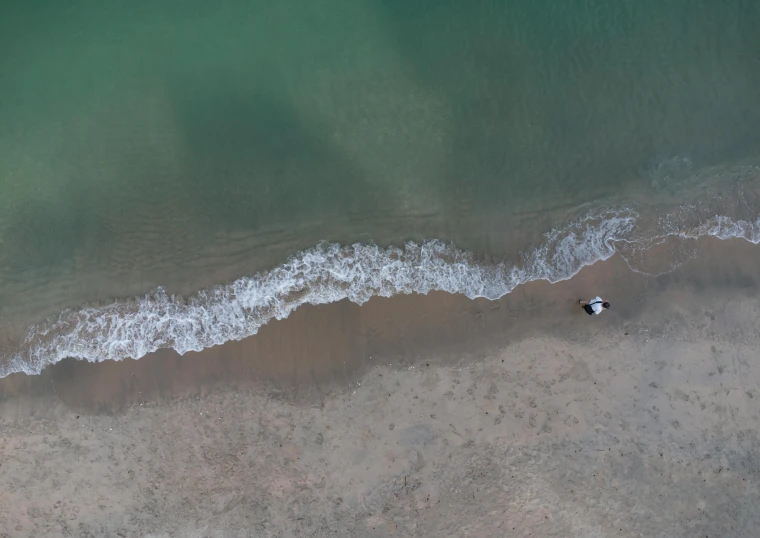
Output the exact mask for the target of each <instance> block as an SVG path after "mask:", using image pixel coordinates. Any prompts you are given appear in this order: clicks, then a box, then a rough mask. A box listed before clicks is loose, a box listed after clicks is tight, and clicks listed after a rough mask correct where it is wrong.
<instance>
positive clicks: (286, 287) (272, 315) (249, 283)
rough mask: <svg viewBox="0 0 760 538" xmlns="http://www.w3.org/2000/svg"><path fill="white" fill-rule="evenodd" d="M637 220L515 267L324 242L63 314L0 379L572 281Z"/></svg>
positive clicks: (746, 229)
mask: <svg viewBox="0 0 760 538" xmlns="http://www.w3.org/2000/svg"><path fill="white" fill-rule="evenodd" d="M637 219H638V216H637V215H636V213H635V212H633V211H631V210H620V211H609V212H606V213H601V214H590V215H588V216H586V217H585V218H583V219H580V220H579V221H577V222H575V223H573V224H571V225H568V226H566V227H563V228H558V229H555V230H553V231H551V232H549V233H547V234H546V235H545V241H544V242H543V243H542V244H541V245H540V246H539V247H537V248H535V249H533V250H532V251H530V252H528V253H526V254H525V255H524V256H523V257H522V261H521V263H519V264H516V265H507V264H505V263H496V264H485V263H480V262H478V261H477V260H476V258H475V257H474V256H473V255H472V254H471V253H469V252H466V251H462V250H459V249H456V248H455V247H454V246H452V245H450V244H448V243H445V242H442V241H437V240H433V241H427V242H424V243H421V244H418V243H413V242H409V243H407V244H406V245H405V246H404V248H403V249H402V248H396V247H390V248H381V247H378V246H376V245H364V244H354V245H352V246H340V245H338V244H321V245H318V246H316V247H314V248H312V249H309V250H306V251H303V252H301V253H299V254H298V255H296V256H294V257H292V258H291V259H290V260H288V261H287V262H286V263H284V264H282V265H280V266H278V267H276V268H274V269H272V270H270V271H266V272H262V273H259V274H257V275H254V276H252V277H246V278H241V279H239V280H236V281H234V282H232V283H230V284H227V285H222V286H215V287H212V288H209V289H206V290H202V291H200V292H198V293H196V294H194V295H192V296H190V297H188V298H184V297H181V296H176V295H174V296H170V295H167V294H166V292H165V291H164V290H163V289H161V288H159V289H157V290H155V291H153V292H152V293H149V294H148V295H145V296H143V297H137V298H134V299H130V300H126V301H120V302H114V303H111V304H108V305H105V306H97V307H86V308H82V309H79V310H66V311H64V312H62V313H61V314H60V315H59V316H58V317H57V318H55V319H51V320H49V321H48V322H46V323H43V324H40V325H36V326H33V327H31V328H30V329H29V330H28V331H27V334H26V337H25V339H24V341H23V342H22V344H21V346H20V347H19V349H18V351H17V352H15V353H14V355H12V356H11V357H5V360H2V366H0V377H5V376H7V375H9V374H11V373H14V372H25V373H27V374H39V373H40V372H41V371H42V369H43V368H45V367H46V366H48V365H51V364H55V363H57V362H59V361H61V360H63V359H65V358H68V357H71V358H77V359H84V360H88V361H91V362H98V361H103V360H122V359H126V358H133V359H139V358H140V357H143V356H144V355H146V354H148V353H151V352H154V351H156V350H158V349H162V348H172V349H174V350H175V351H177V352H178V353H180V354H184V353H186V352H188V351H200V350H202V349H205V348H207V347H211V346H215V345H220V344H223V343H225V342H228V341H230V340H241V339H243V338H246V337H248V336H251V335H253V334H256V332H258V330H259V328H260V327H261V326H263V325H265V324H266V323H268V322H269V321H271V320H272V319H283V318H286V317H288V316H289V315H290V314H291V313H292V312H293V311H294V310H295V309H296V308H298V307H299V306H301V305H304V304H311V305H320V304H326V303H332V302H336V301H340V300H342V299H348V300H350V301H352V302H354V303H357V304H363V303H364V302H366V301H367V300H369V299H370V298H371V297H373V296H381V297H391V296H393V295H398V294H411V293H420V294H427V293H428V292H430V291H445V292H449V293H456V294H462V295H465V296H467V297H469V298H472V299H474V298H478V297H485V298H487V299H492V300H495V299H498V298H500V297H503V296H504V295H506V294H508V293H510V292H511V291H512V290H513V289H515V287H517V286H519V285H520V284H524V283H527V282H530V281H534V280H546V281H549V282H551V283H554V282H559V281H562V280H566V279H569V278H571V277H573V276H574V275H576V274H577V273H578V272H579V271H580V270H581V269H582V268H583V267H585V266H588V265H591V264H593V263H595V262H597V261H601V260H606V259H608V258H610V257H611V256H612V255H613V254H615V252H616V251H617V250H616V245H618V246H619V245H623V246H625V245H631V244H634V243H635V244H637V247H640V246H641V244H640V240H637V239H636V238H635V237H636V235H637V233H636V232H637V230H636V227H637ZM666 235H668V236H671V235H676V236H680V237H683V238H685V239H694V238H696V237H698V236H702V235H713V236H716V237H718V238H721V239H726V238H729V237H742V238H744V239H747V240H749V241H752V242H753V243H757V242H759V241H760V219H759V220H758V221H757V222H754V223H752V222H748V221H731V220H730V219H725V218H723V217H716V218H714V219H712V220H710V221H705V222H704V223H703V224H702V225H701V226H699V227H697V228H693V229H690V230H683V229H676V228H672V229H670V230H668V231H667V234H666ZM650 237H652V236H650Z"/></svg>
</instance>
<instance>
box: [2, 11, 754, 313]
mask: <svg viewBox="0 0 760 538" xmlns="http://www.w3.org/2000/svg"><path fill="white" fill-rule="evenodd" d="M758 28H760V4H758V3H757V2H754V1H738V0H737V1H727V2H716V1H685V0H684V1H669V2H654V1H641V0H626V1H618V2H609V1H605V0H593V1H592V0H586V1H569V2H553V1H549V0H544V1H526V0H520V1H513V2H504V1H495V0H494V1H486V0H475V1H471V2H461V1H441V0H439V1H414V0H393V1H380V0H376V1H372V0H316V1H312V2H295V1H293V0H281V1H277V2H269V1H263V0H259V1H242V0H231V1H228V2H223V3H214V2H207V1H196V0H186V1H182V2H179V1H155V0H152V1H150V2H148V1H132V2H102V1H100V2H95V1H73V2H60V1H50V2H41V1H30V2H15V3H11V2H5V3H3V5H2V6H1V7H0V319H2V321H3V322H4V323H10V324H13V323H16V322H17V323H20V324H21V325H24V324H25V323H27V322H31V321H36V320H39V319H41V318H43V317H45V316H48V315H50V314H53V313H55V312H57V311H58V310H60V309H62V308H64V307H75V306H77V305H79V304H82V303H84V302H87V301H102V300H107V299H110V298H113V297H128V296H132V295H136V294H140V293H144V292H146V291H148V290H150V289H152V288H154V287H156V286H158V285H164V286H167V287H168V288H169V289H170V290H179V291H189V290H193V289H197V288H200V287H204V286H207V285H209V284H211V283H216V282H224V281H228V280H231V279H233V278H236V277H239V276H243V275H246V274H252V273H253V272H255V271H257V270H260V269H262V268H267V267H270V266H272V265H274V264H277V263H279V262H281V261H282V260H283V259H285V257H286V256H288V255H290V254H293V253H295V252H297V251H299V250H302V249H304V248H308V247H310V246H312V245H314V244H315V243H316V242H318V241H320V240H329V241H337V242H341V243H346V242H350V241H363V242H369V241H375V242H379V243H380V244H400V243H402V242H403V241H405V240H408V239H414V240H419V239H424V238H440V239H444V240H453V241H455V242H456V243H457V244H458V245H460V246H461V247H463V248H468V249H472V250H474V251H476V252H480V253H488V254H492V255H497V256H510V255H512V254H513V253H514V252H517V251H519V250H521V249H523V248H524V247H526V246H528V245H530V244H532V243H533V242H534V241H535V240H536V239H537V238H540V236H541V234H543V233H544V232H546V231H548V230H549V229H551V228H552V227H554V226H557V225H558V224H561V223H562V222H565V221H568V220H569V219H572V218H575V217H577V216H578V215H580V214H582V213H583V212H584V211H586V210H587V209H588V208H589V207H593V206H594V204H609V203H625V202H626V201H627V200H634V199H635V200H638V201H639V202H641V201H642V200H644V201H646V200H654V199H656V198H657V197H658V196H665V195H667V194H668V190H667V189H665V190H663V189H661V188H660V187H661V183H662V182H661V181H660V182H659V183H658V177H657V171H658V170H661V168H662V163H666V164H667V163H688V164H686V165H678V166H679V167H680V168H683V167H686V168H688V170H687V173H685V177H688V175H689V173H690V171H691V170H702V169H704V168H706V167H711V166H723V165H730V164H731V163H735V162H740V161H741V162H745V161H749V162H755V161H753V159H755V158H756V156H757V155H759V154H760V31H758ZM681 172H682V171H681ZM681 172H679V173H681ZM653 177H654V180H653ZM663 177H665V178H666V179H667V178H668V177H670V176H663ZM660 179H662V178H660ZM682 187H683V186H682ZM687 190H688V189H687ZM671 194H672V193H671Z"/></svg>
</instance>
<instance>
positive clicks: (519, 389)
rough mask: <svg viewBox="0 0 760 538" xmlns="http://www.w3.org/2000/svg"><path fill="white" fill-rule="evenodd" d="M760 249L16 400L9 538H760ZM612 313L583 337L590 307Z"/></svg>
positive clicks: (523, 291)
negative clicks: (584, 302) (593, 301)
mask: <svg viewBox="0 0 760 538" xmlns="http://www.w3.org/2000/svg"><path fill="white" fill-rule="evenodd" d="M759 283H760V248H758V247H754V246H752V245H748V244H747V243H745V242H743V241H724V242H720V241H706V242H705V243H704V245H703V249H702V252H701V254H700V256H699V257H698V258H697V259H696V260H694V261H692V262H690V263H689V264H687V265H685V266H683V267H681V268H680V269H678V270H677V271H675V272H674V273H671V274H670V275H667V276H663V277H659V278H645V277H643V276H641V275H638V274H636V273H633V272H631V271H630V270H629V269H628V268H627V266H626V265H625V264H624V263H623V262H622V260H620V259H615V258H613V259H612V260H609V261H607V262H604V263H599V264H596V265H595V266H593V267H591V268H587V269H585V270H584V271H583V272H582V273H581V274H579V275H578V276H577V277H576V278H574V279H572V280H570V281H567V282H563V283H560V284H555V285H549V284H547V283H541V282H539V283H533V284H530V285H527V286H524V287H522V288H520V289H518V290H516V291H515V292H514V293H512V294H511V295H509V296H508V297H505V298H504V299H502V300H500V301H496V302H489V301H470V300H467V299H465V298H462V297H455V296H450V295H446V294H443V293H435V294H431V295H429V296H409V297H395V298H392V299H373V300H372V301H370V302H369V303H367V304H366V305H364V306H361V307H358V306H356V305H353V304H350V303H347V302H342V303H337V304H333V305H327V306H323V307H314V308H302V309H300V310H298V311H297V312H296V313H295V314H294V315H292V316H291V317H290V318H288V319H287V320H284V321H281V322H276V323H272V324H270V325H268V326H266V327H264V328H263V329H262V330H261V332H260V333H259V334H258V335H256V336H254V337H252V338H249V339H247V340H244V341H242V342H235V343H230V344H227V345H224V346H221V347H218V348H214V349H209V350H206V351H204V352H203V353H198V354H188V355H186V356H184V357H178V356H176V355H175V354H173V353H170V352H162V353H157V354H155V356H151V357H145V358H143V359H141V360H139V361H123V362H120V363H113V362H106V363H99V364H89V363H85V362H81V361H64V362H63V363H60V364H58V365H56V366H54V367H51V368H48V369H47V370H46V371H45V372H44V373H43V374H42V375H40V376H34V377H29V376H25V375H13V376H10V377H8V378H5V379H3V380H0V536H20V537H21V536H23V537H27V536H29V537H31V536H40V537H41V536H122V537H126V536H193V537H194V536H198V537H201V536H203V537H205V536H209V537H211V536H213V537H217V536H219V537H222V536H279V537H289V536H320V537H321V536H351V537H355V536H368V537H386V536H436V537H437V536H470V537H490V536H508V537H511V536H515V537H518V536H519V537H522V536H535V537H569V536H579V537H597V536H598V537H607V536H616V537H617V536H621V537H629V536H630V537H633V536H642V537H655V536H662V537H700V536H709V537H730V536H736V537H750V536H760V530H758V529H760V510H758V509H757V508H758V506H760V492H759V491H758V484H759V481H760V440H759V439H758V434H757V429H758V424H759V422H758V415H759V414H760V361H759V360H758V359H760V332H759V331H758V321H759V320H760V301H759V297H758V290H760V286H758V284H759ZM596 293H600V294H602V295H603V296H604V297H606V298H608V299H609V300H611V301H612V302H613V309H612V310H610V311H609V312H605V313H604V315H602V316H598V317H594V318H590V317H588V316H586V315H585V314H584V313H583V312H582V311H580V309H579V308H578V306H577V304H576V301H577V299H578V298H580V297H585V298H587V297H589V296H592V295H595V294H596Z"/></svg>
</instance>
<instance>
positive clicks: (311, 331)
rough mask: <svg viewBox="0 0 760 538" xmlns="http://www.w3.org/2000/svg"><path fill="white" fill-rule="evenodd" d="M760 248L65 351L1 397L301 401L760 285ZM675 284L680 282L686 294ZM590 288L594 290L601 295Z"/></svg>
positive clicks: (92, 406)
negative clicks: (130, 345)
mask: <svg viewBox="0 0 760 538" xmlns="http://www.w3.org/2000/svg"><path fill="white" fill-rule="evenodd" d="M758 283H760V249H758V248H756V247H755V245H752V244H748V243H746V242H745V241H743V240H739V239H732V240H727V241H726V240H716V239H712V238H710V239H708V240H702V244H701V245H700V252H699V254H698V258H697V259H696V260H693V261H690V262H687V263H686V264H685V265H684V266H682V267H679V268H678V269H676V270H675V271H674V272H672V273H668V274H665V275H661V276H659V277H648V276H645V275H642V274H640V273H636V272H634V271H632V270H631V269H630V268H629V267H628V266H627V265H626V263H625V262H624V261H623V260H622V259H621V258H620V256H619V255H615V256H613V257H612V258H611V259H609V260H605V261H601V262H597V263H595V264H593V265H591V266H587V267H584V268H583V269H582V270H581V271H580V272H579V273H578V274H577V275H576V276H574V277H573V278H571V279H568V280H565V281H562V282H558V283H553V284H552V283H549V282H547V281H533V282H529V283H527V284H523V285H520V286H518V287H517V288H516V289H515V290H514V291H513V292H511V293H509V294H507V295H506V296H504V297H502V298H501V299H498V300H495V301H490V300H487V299H474V300H473V299H468V298H466V297H464V296H461V295H452V294H449V293H446V292H438V291H434V292H430V293H429V294H427V295H418V294H411V295H398V296H394V297H390V298H384V297H373V298H371V299H370V300H369V301H368V302H367V303H365V304H363V305H357V304H355V303H352V302H349V301H347V300H342V301H339V302H337V303H330V304H325V305H318V306H313V305H305V306H302V307H300V308H298V309H297V310H296V311H295V312H293V313H292V314H291V315H290V316H289V317H288V318H285V319H282V320H275V321H272V322H270V323H268V324H266V325H264V326H263V327H262V328H261V329H260V330H259V333H257V334H256V335H253V336H250V337H247V338H245V339H243V340H240V341H230V342H227V343H226V344H223V345H219V346H213V347H211V348H207V349H205V350H203V351H201V352H192V351H191V352H188V353H186V354H185V355H179V354H177V353H176V352H174V351H173V350H171V349H162V350H159V351H157V352H154V353H150V354H148V355H146V356H145V357H143V358H141V359H138V360H133V359H125V360H122V361H111V360H106V361H102V362H96V363H91V362H88V361H84V360H76V359H65V360H64V361H62V362H60V363H56V364H54V365H52V366H48V367H46V368H45V369H44V370H43V372H42V373H41V374H40V375H27V374H24V373H16V374H11V375H10V376H7V377H5V378H2V379H0V402H2V401H4V400H7V399H9V398H13V397H23V396H24V395H30V394H33V395H46V394H47V393H49V392H50V391H51V387H52V385H55V387H56V393H57V397H58V398H60V399H61V401H62V402H64V403H66V404H67V405H70V406H72V407H77V408H79V409H80V410H82V411H85V410H89V412H117V411H119V410H123V409H124V408H125V407H128V406H130V405H138V404H139V403H146V402H149V401H156V402H162V401H166V400H170V399H176V398H183V397H190V396H192V397H195V396H198V395H201V394H205V393H207V392H209V391H211V390H215V388H217V387H229V386H232V387H237V386H239V387H241V388H262V387H263V388H266V389H268V390H274V391H275V392H279V393H282V394H286V395H288V397H291V398H293V399H294V401H298V400H299V399H304V400H305V401H311V400H313V399H314V398H315V397H317V398H319V397H324V396H325V395H326V394H328V393H330V392H334V391H340V390H344V389H345V387H347V386H350V385H351V384H352V382H353V381H354V379H355V378H357V377H359V376H361V375H363V374H364V373H366V372H367V370H368V369H370V368H372V367H373V366H375V365H377V364H385V363H388V364H395V365H398V366H414V365H416V364H419V363H421V362H423V361H426V362H428V363H429V362H431V361H432V362H433V363H436V364H451V363H452V362H463V361H464V362H467V361H471V360H477V359H478V358H479V357H481V358H482V357H484V356H486V355H488V354H489V353H494V352H498V351H499V350H501V349H503V348H505V347H507V346H509V345H510V344H514V343H519V341H520V340H522V339H525V338H527V337H530V336H542V335H548V336H552V337H556V338H561V339H566V340H570V341H583V340H584V339H585V340H589V339H590V338H593V337H594V336H595V335H597V334H599V332H600V331H620V330H621V329H622V328H623V327H625V326H626V325H627V324H630V323H631V322H632V320H633V319H635V318H636V317H637V316H640V315H641V312H642V311H643V310H644V309H645V308H647V307H646V302H647V301H648V300H650V299H651V298H652V297H653V296H656V295H657V293H658V292H655V291H653V290H654V289H656V290H659V291H663V290H669V291H671V293H677V294H678V296H679V298H680V299H685V298H686V294H689V293H703V292H704V290H706V289H709V288H711V287H715V288H723V287H729V288H730V287H735V288H738V289H747V288H754V287H756V286H757V284H758ZM674 288H678V291H676V290H675V289H674ZM584 293H585V294H586V295H589V294H591V295H597V294H601V295H602V296H604V297H605V298H607V299H609V300H610V301H611V302H612V304H613V308H612V309H611V310H609V311H606V312H604V314H603V315H602V316H599V317H594V318H593V319H587V316H585V315H579V313H578V311H580V309H579V308H577V300H578V299H579V298H584V299H586V298H587V297H586V296H585V295H584ZM591 295H589V297H590V296H591Z"/></svg>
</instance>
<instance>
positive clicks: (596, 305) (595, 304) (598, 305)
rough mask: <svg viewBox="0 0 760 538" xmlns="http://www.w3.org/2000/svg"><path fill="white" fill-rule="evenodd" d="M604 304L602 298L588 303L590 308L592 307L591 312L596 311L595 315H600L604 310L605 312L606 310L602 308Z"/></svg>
mask: <svg viewBox="0 0 760 538" xmlns="http://www.w3.org/2000/svg"><path fill="white" fill-rule="evenodd" d="M602 302H603V301H602V298H601V297H596V298H595V299H591V300H590V301H589V302H588V304H589V306H590V307H591V310H593V311H594V314H597V315H599V314H601V313H602V310H604V308H603V307H602Z"/></svg>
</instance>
